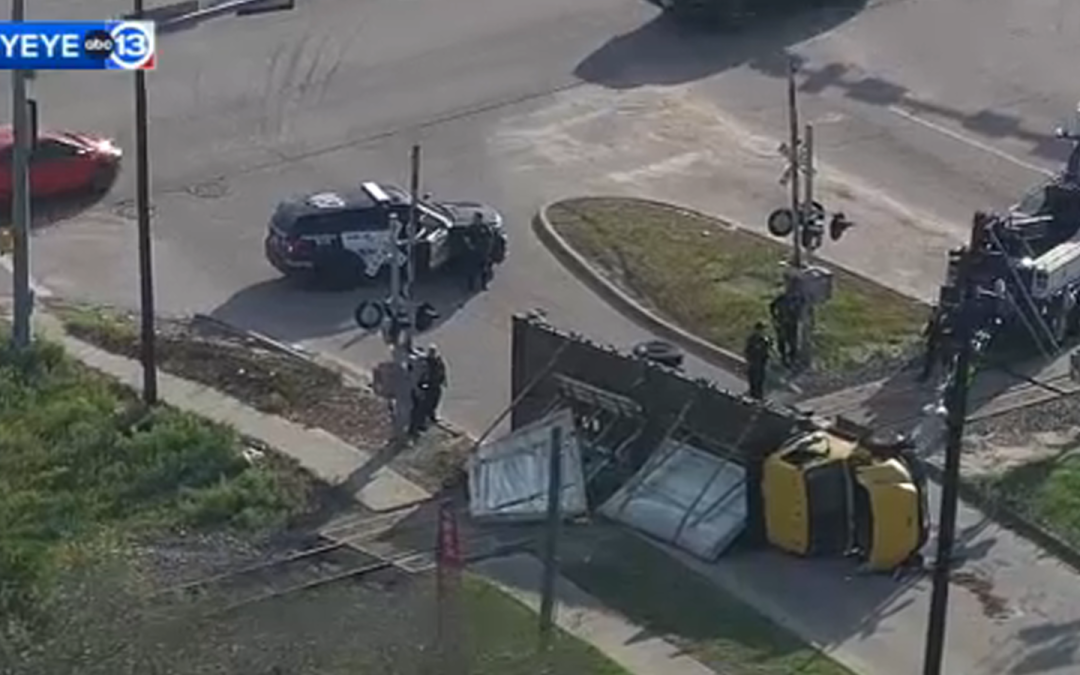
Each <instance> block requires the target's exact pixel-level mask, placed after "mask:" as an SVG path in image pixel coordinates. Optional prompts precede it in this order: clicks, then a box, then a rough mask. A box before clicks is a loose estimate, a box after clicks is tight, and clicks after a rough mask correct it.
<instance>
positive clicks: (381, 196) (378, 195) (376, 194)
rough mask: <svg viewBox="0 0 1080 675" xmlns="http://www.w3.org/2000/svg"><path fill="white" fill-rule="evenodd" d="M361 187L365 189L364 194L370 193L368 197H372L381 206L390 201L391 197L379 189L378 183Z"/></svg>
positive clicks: (369, 183) (363, 184)
mask: <svg viewBox="0 0 1080 675" xmlns="http://www.w3.org/2000/svg"><path fill="white" fill-rule="evenodd" d="M360 187H362V188H364V192H366V193H368V196H370V197H371V198H372V199H374V200H375V201H377V202H379V203H380V204H385V203H386V202H388V201H390V195H388V194H386V192H384V191H383V189H382V188H381V187H379V184H378V183H373V182H367V183H362V184H361V186H360Z"/></svg>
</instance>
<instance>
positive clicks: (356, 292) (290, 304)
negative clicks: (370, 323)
mask: <svg viewBox="0 0 1080 675" xmlns="http://www.w3.org/2000/svg"><path fill="white" fill-rule="evenodd" d="M414 293H415V299H416V301H417V302H429V303H431V304H432V305H434V306H435V309H436V311H437V312H438V315H439V316H438V318H437V319H436V320H435V323H434V324H433V325H432V328H431V330H434V329H435V328H438V326H439V325H441V324H442V323H443V322H445V321H447V320H448V319H449V318H450V317H451V316H453V315H454V313H456V312H457V311H458V310H459V309H460V308H461V307H463V306H464V305H465V303H466V302H468V301H469V299H470V298H471V297H472V294H471V293H470V292H468V291H467V290H465V285H464V282H463V281H462V280H461V279H459V278H458V277H456V276H450V275H447V276H441V277H437V278H432V279H426V280H423V281H420V282H418V283H417V285H416V287H415V290H414ZM388 294H389V288H388V287H387V285H386V284H384V283H377V284H374V285H369V286H363V287H359V288H351V289H343V290H333V291H330V290H319V289H312V288H305V287H304V286H303V285H301V284H298V283H296V282H293V281H290V280H287V279H284V278H278V279H271V280H268V281H263V282H260V283H258V284H255V285H253V286H248V287H247V288H245V289H243V290H241V291H238V292H237V293H236V294H234V295H233V296H232V297H231V298H229V299H228V300H227V301H225V302H224V303H223V304H222V305H220V306H218V307H217V308H216V309H214V311H213V312H211V313H210V316H212V317H213V318H215V319H219V320H221V321H225V322H226V323H229V324H232V325H235V326H238V327H241V328H245V329H248V330H254V331H258V332H260V333H264V334H266V335H268V336H270V337H273V338H275V339H278V340H281V341H283V342H287V343H297V342H302V341H303V340H308V339H312V338H322V337H329V336H333V335H339V334H342V333H348V332H351V331H355V330H356V329H357V326H356V322H355V321H354V319H353V314H354V312H355V310H356V307H357V306H358V305H359V304H360V303H361V302H363V301H364V300H373V301H379V300H384V299H386V297H387V296H388ZM369 337H374V338H375V339H377V340H381V337H380V334H379V332H378V331H366V332H362V333H359V334H358V335H357V336H356V337H354V338H352V339H350V340H349V343H348V344H347V345H346V347H349V346H352V345H354V344H357V343H359V342H361V341H363V340H365V339H368V338H369Z"/></svg>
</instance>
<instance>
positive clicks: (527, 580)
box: [472, 554, 715, 675]
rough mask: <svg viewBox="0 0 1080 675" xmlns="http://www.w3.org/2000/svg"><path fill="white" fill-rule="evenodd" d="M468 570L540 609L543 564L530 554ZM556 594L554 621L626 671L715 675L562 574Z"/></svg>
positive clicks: (645, 674)
mask: <svg viewBox="0 0 1080 675" xmlns="http://www.w3.org/2000/svg"><path fill="white" fill-rule="evenodd" d="M472 570H473V571H474V572H476V573H478V574H479V575H480V576H482V577H484V578H485V579H487V580H488V581H490V582H491V583H493V584H495V586H497V587H498V588H500V589H501V590H502V591H503V592H505V593H506V594H507V595H509V596H511V597H513V598H515V599H517V600H518V601H519V602H521V603H522V604H524V605H525V606H526V607H528V608H529V609H531V610H533V611H534V612H539V611H540V591H539V587H540V579H541V575H542V573H543V566H542V565H541V564H540V561H539V560H537V559H536V558H534V557H533V556H530V555H525V554H519V555H512V556H506V557H503V558H494V559H491V560H485V561H483V562H480V563H477V564H476V565H473V567H472ZM555 593H556V596H557V597H558V599H559V602H558V604H557V605H556V608H555V623H556V624H557V625H558V626H559V627H560V628H562V629H563V630H564V631H566V632H567V633H569V634H570V635H573V636H574V637H577V638H579V639H581V640H583V641H585V642H588V643H589V644H591V645H593V646H594V647H596V648H597V649H599V650H600V651H602V652H603V653H604V654H606V655H607V656H608V658H610V659H611V660H612V661H615V662H616V663H618V664H619V665H620V666H622V667H623V668H625V669H627V670H628V671H630V672H632V673H637V674H638V675H715V672H714V671H713V670H712V669H710V668H707V667H705V666H704V665H702V664H701V663H700V662H698V661H696V660H694V659H692V658H690V657H689V656H686V655H685V654H682V653H681V651H680V650H679V648H678V647H676V646H675V645H673V644H671V643H670V642H668V641H666V640H663V639H661V638H658V637H654V636H651V635H650V633H649V631H648V630H647V629H645V628H642V627H641V626H637V625H635V624H632V623H630V622H628V621H627V620H626V619H625V617H623V616H622V615H620V614H617V613H615V612H612V611H611V610H608V609H606V608H605V607H604V605H603V604H601V603H600V601H599V600H597V599H595V598H593V597H592V596H591V595H589V594H588V593H586V592H585V591H583V590H581V589H580V588H578V587H577V586H575V585H574V584H572V583H571V582H569V581H567V580H566V579H565V578H562V577H560V578H558V579H557V580H556V584H555Z"/></svg>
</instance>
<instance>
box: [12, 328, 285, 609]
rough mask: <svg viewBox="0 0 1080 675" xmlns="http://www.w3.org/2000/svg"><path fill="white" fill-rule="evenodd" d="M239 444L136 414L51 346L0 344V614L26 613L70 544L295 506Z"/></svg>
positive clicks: (183, 422)
mask: <svg viewBox="0 0 1080 675" xmlns="http://www.w3.org/2000/svg"><path fill="white" fill-rule="evenodd" d="M239 448H240V441H239V439H238V438H237V436H236V434H235V433H234V432H233V431H231V430H230V429H227V428H225V427H222V426H218V425H214V424H211V423H208V422H206V421H204V420H201V419H199V418H196V417H194V416H192V415H189V414H186V413H182V412H179V411H176V410H174V409H171V408H156V409H152V410H148V409H146V408H144V407H143V406H142V405H141V404H140V403H139V401H138V400H137V399H136V398H135V397H134V396H133V395H132V394H131V392H129V391H127V390H124V389H122V388H121V387H119V386H118V385H117V384H116V383H114V382H112V381H111V380H108V379H107V378H105V377H103V376H99V375H97V374H96V373H92V372H90V371H88V370H87V369H85V368H84V367H82V366H81V365H79V364H77V363H74V362H72V361H71V360H69V359H68V358H66V357H65V356H64V354H63V351H62V350H61V349H60V347H58V346H57V345H53V344H50V343H41V342H39V343H37V344H35V345H33V347H32V348H31V349H29V350H27V351H26V352H16V351H14V350H13V349H12V348H11V347H8V346H3V347H0V615H2V616H4V617H7V618H10V617H15V618H17V619H18V620H20V621H30V620H32V619H33V615H34V609H35V607H37V606H38V605H39V603H40V601H41V600H42V599H43V597H44V596H45V595H46V594H47V592H48V589H49V587H50V583H51V580H52V578H53V576H54V572H55V571H56V567H57V564H58V553H59V552H60V551H61V549H62V548H63V547H64V546H67V545H69V544H70V543H71V542H73V541H74V542H77V541H84V540H92V539H93V538H95V537H96V536H98V535H100V534H102V533H105V532H108V531H110V530H113V531H123V532H125V533H127V534H134V535H138V534H143V533H146V532H148V531H153V530H162V529H184V528H190V527H203V528H205V527H218V526H231V527H238V528H244V529H255V528H263V527H266V526H270V525H275V524H279V523H281V522H282V521H283V519H285V518H287V517H288V516H289V515H290V514H292V513H294V512H296V511H297V510H298V509H299V507H300V506H301V505H302V503H303V501H304V495H302V494H298V492H297V490H296V489H295V486H289V487H288V488H286V487H285V486H283V485H282V480H281V478H279V476H278V475H277V474H275V473H274V472H273V471H271V470H270V469H269V468H267V467H265V466H262V465H250V464H249V463H248V462H247V461H246V460H245V459H244V458H243V456H242V454H241V453H240V452H239ZM0 630H3V627H2V626H0Z"/></svg>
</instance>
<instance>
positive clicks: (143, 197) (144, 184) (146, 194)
mask: <svg viewBox="0 0 1080 675" xmlns="http://www.w3.org/2000/svg"><path fill="white" fill-rule="evenodd" d="M134 4H135V6H134V10H135V12H134V13H135V16H136V17H137V18H141V17H142V15H143V0H134ZM148 116H149V112H148V110H147V103H146V72H145V71H142V70H137V71H135V154H136V165H137V166H136V177H135V178H136V185H135V202H136V210H137V214H138V229H139V304H140V313H141V315H142V339H141V345H140V346H141V349H140V357H141V361H142V368H143V401H144V402H145V403H146V404H147V405H154V404H156V403H157V400H158V391H157V355H156V353H155V351H156V350H155V344H154V343H155V336H154V314H155V312H154V269H153V267H154V266H153V249H152V243H153V242H152V239H151V235H150V141H149V138H148V134H147V124H148V120H147V118H148Z"/></svg>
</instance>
